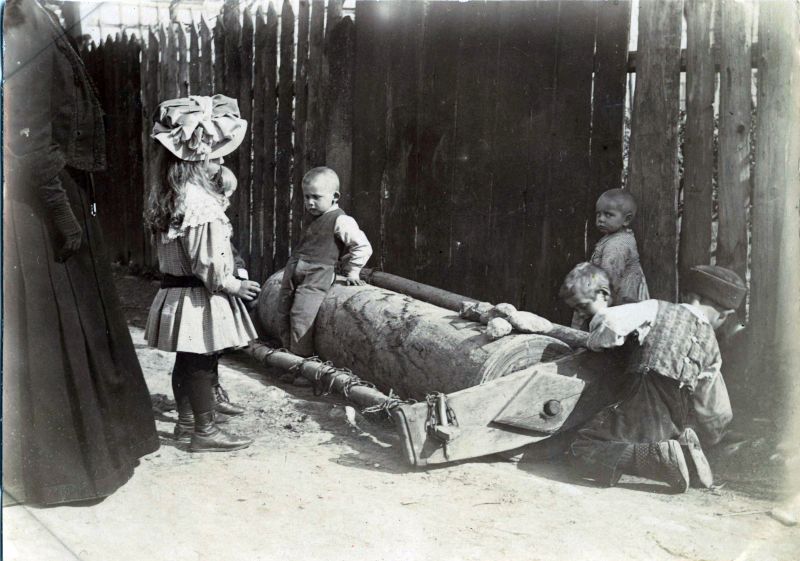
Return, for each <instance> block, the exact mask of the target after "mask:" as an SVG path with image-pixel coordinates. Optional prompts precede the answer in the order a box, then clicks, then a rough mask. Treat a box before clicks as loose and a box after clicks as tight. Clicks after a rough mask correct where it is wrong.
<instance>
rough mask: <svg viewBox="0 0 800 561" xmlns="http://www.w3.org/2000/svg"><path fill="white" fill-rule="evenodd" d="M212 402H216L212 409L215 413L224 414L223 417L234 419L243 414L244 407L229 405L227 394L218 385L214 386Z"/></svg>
mask: <svg viewBox="0 0 800 561" xmlns="http://www.w3.org/2000/svg"><path fill="white" fill-rule="evenodd" d="M214 401H215V402H216V405H215V406H214V409H215V410H216V411H217V413H224V414H225V415H229V416H231V417H234V416H236V415H241V414H243V413H244V412H245V409H244V407H242V406H241V405H236V404H235V403H231V400H230V398H229V397H228V392H226V391H225V390H224V389H223V388H222V386H221V385H219V384H217V385H215V386H214Z"/></svg>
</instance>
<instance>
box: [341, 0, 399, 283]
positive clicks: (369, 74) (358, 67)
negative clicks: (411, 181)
mask: <svg viewBox="0 0 800 561" xmlns="http://www.w3.org/2000/svg"><path fill="white" fill-rule="evenodd" d="M378 7H379V6H378V4H377V3H374V2H358V3H356V20H357V21H358V25H357V26H356V28H355V31H356V45H358V48H357V50H356V61H355V77H354V90H353V107H354V108H356V107H357V108H359V109H358V111H359V115H358V118H357V119H355V121H354V123H353V170H358V173H354V174H353V184H352V193H351V202H350V208H349V209H348V212H350V213H351V214H353V216H355V217H356V219H357V220H358V223H359V226H361V229H362V230H363V231H364V232H365V233H366V235H367V237H368V238H369V239H370V241H371V243H372V249H373V255H372V259H371V261H370V263H371V264H372V266H373V267H375V268H382V267H383V259H382V257H383V251H382V244H383V240H382V235H383V232H382V230H381V191H380V189H381V178H382V177H383V172H384V167H385V162H386V140H385V133H386V118H385V116H386V104H387V100H386V91H385V87H386V86H385V78H386V75H387V67H388V52H387V46H388V42H387V37H388V35H389V32H390V30H391V26H390V24H389V23H388V21H387V20H385V19H382V18H381V17H380V13H379V11H378ZM387 8H388V9H392V10H396V9H397V7H396V5H394V4H387Z"/></svg>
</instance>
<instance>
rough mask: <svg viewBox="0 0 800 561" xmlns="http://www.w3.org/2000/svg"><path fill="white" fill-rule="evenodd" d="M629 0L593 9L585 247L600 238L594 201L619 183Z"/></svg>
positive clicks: (629, 15) (590, 247) (629, 12)
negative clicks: (592, 58) (593, 26)
mask: <svg viewBox="0 0 800 561" xmlns="http://www.w3.org/2000/svg"><path fill="white" fill-rule="evenodd" d="M630 19H631V3H630V1H627V0H626V1H623V2H606V3H604V4H603V5H602V6H601V7H600V9H598V11H597V27H596V31H595V41H596V46H595V56H594V61H595V62H594V71H595V77H594V95H593V99H592V151H591V174H590V185H591V188H590V189H589V197H588V200H587V204H586V210H587V214H586V220H587V224H588V226H587V236H586V237H587V242H588V244H587V245H588V247H587V249H588V251H589V252H591V250H592V247H593V246H594V244H595V243H596V242H597V240H598V239H600V236H601V234H600V232H598V231H597V229H596V228H595V227H594V222H595V217H594V211H595V203H596V202H597V198H598V197H599V196H600V194H601V193H603V191H606V190H608V189H614V188H617V187H621V180H622V177H621V175H622V128H623V119H624V115H625V82H626V79H627V73H626V70H625V67H626V64H627V61H628V36H629V32H630Z"/></svg>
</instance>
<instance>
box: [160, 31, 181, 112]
mask: <svg viewBox="0 0 800 561" xmlns="http://www.w3.org/2000/svg"><path fill="white" fill-rule="evenodd" d="M165 33H166V35H167V48H166V50H165V51H164V55H165V56H166V58H167V60H166V63H165V64H163V65H162V66H163V69H164V71H165V74H166V76H165V82H166V89H165V90H164V92H163V95H164V99H171V98H173V97H178V95H179V92H180V84H179V79H180V73H179V64H178V45H177V39H176V37H175V26H174V25H172V24H170V25H169V26H168V27H167V28H166V30H165Z"/></svg>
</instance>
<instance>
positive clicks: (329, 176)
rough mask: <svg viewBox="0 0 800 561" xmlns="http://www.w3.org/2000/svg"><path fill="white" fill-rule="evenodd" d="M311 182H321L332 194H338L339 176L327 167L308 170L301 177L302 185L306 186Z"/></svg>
mask: <svg viewBox="0 0 800 561" xmlns="http://www.w3.org/2000/svg"><path fill="white" fill-rule="evenodd" d="M312 181H322V182H323V183H325V185H326V186H327V187H328V188H330V189H331V190H332V191H333V192H334V193H338V192H339V176H338V175H336V172H335V171H333V170H332V169H331V168H329V167H327V166H319V167H316V168H311V169H310V170H308V171H307V172H306V174H305V175H304V176H303V185H307V184H309V183H311V182H312Z"/></svg>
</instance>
